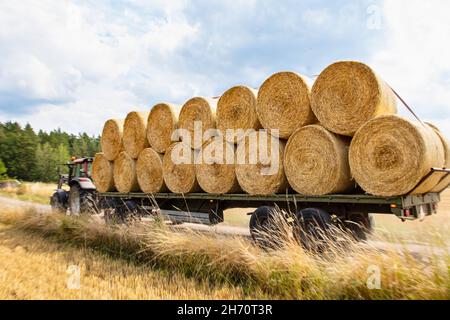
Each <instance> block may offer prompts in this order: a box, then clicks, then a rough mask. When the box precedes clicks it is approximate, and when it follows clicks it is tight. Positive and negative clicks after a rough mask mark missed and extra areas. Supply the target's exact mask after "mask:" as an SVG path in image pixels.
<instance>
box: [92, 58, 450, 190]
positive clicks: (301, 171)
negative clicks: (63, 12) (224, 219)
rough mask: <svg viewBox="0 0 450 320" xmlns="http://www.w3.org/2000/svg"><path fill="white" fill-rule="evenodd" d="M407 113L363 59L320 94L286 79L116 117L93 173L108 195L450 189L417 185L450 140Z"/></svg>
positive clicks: (323, 77)
mask: <svg viewBox="0 0 450 320" xmlns="http://www.w3.org/2000/svg"><path fill="white" fill-rule="evenodd" d="M396 112H397V105H396V97H395V94H394V93H393V91H392V89H391V88H390V87H389V86H388V85H387V84H386V83H385V82H384V81H383V80H382V79H381V78H380V77H379V76H378V75H377V74H375V72H374V71H373V70H372V69H371V68H370V67H368V66H367V65H365V64H363V63H360V62H354V61H341V62H336V63H333V64H332V65H330V66H328V67H327V68H326V69H325V70H323V71H322V72H321V74H320V75H319V77H318V78H317V80H316V81H315V83H314V85H313V86H312V87H310V85H309V84H308V80H307V78H306V77H304V76H302V75H299V74H296V73H293V72H278V73H275V74H273V75H271V76H270V77H269V78H267V79H266V80H265V81H264V82H263V83H262V85H261V87H260V88H259V90H255V89H252V88H250V87H246V86H242V85H241V86H234V87H232V88H230V89H228V90H226V91H225V92H224V93H223V95H222V96H221V97H220V98H219V99H217V98H213V99H209V98H204V97H194V98H191V99H189V100H187V101H186V102H185V103H184V104H183V106H178V105H173V104H169V103H159V104H156V105H155V106H153V107H152V109H151V110H150V112H130V113H129V114H128V115H127V117H126V119H125V120H108V121H107V122H106V123H105V126H104V129H103V133H102V139H101V146H102V153H99V154H97V155H96V158H95V161H94V166H93V171H94V173H93V177H94V180H95V183H96V186H97V188H98V190H99V191H100V192H107V191H114V190H117V191H119V192H137V191H142V192H144V193H157V192H174V193H191V192H202V191H204V192H207V193H214V194H224V193H238V192H246V193H248V194H253V195H256V194H258V195H266V194H275V193H285V192H288V191H289V190H290V189H293V190H294V191H295V192H297V193H300V194H305V195H314V196H320V195H326V194H335V193H345V192H352V191H354V190H355V187H356V186H357V185H359V186H360V187H361V188H362V189H363V190H364V191H365V192H367V193H369V194H373V195H378V196H396V195H404V194H408V193H412V194H421V193H426V192H438V191H440V190H441V189H442V188H444V187H445V186H446V185H447V184H448V183H449V182H450V177H447V178H446V179H443V178H442V176H439V175H436V176H434V178H432V179H428V180H427V182H426V183H425V184H422V185H421V186H420V188H417V187H416V186H417V184H418V183H419V182H421V181H422V179H423V178H424V176H426V175H427V174H428V173H429V171H430V168H432V167H449V166H450V144H449V142H448V141H447V139H446V138H445V137H444V136H443V135H442V133H441V132H440V131H439V130H438V129H437V128H435V127H432V126H431V125H425V124H423V123H420V122H414V121H410V120H407V119H405V118H402V117H399V116H397V115H396ZM196 123H197V124H198V125H199V126H198V127H197V128H196ZM200 123H201V126H200ZM200 128H201V130H199V129H200ZM177 129H179V130H180V131H179V132H178V134H179V136H177V134H174V132H175V130H177ZM195 129H198V130H199V131H198V132H196V133H197V134H198V135H197V136H195V135H194V132H195ZM230 129H232V130H238V131H237V132H236V131H234V133H235V134H234V135H230V134H229V133H231V132H229V131H228V130H230ZM261 129H264V130H261ZM267 133H268V134H267ZM251 145H252V146H253V147H252V148H251V147H250V146H251Z"/></svg>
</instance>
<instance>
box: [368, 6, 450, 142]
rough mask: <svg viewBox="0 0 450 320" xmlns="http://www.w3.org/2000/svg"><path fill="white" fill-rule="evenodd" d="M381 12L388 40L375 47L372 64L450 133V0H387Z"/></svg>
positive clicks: (421, 112) (423, 114)
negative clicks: (449, 13) (449, 15)
mask: <svg viewBox="0 0 450 320" xmlns="http://www.w3.org/2000/svg"><path fill="white" fill-rule="evenodd" d="M382 10H383V18H384V19H383V20H384V23H385V25H384V29H383V31H384V32H385V40H384V41H383V42H382V43H380V44H379V47H376V48H373V54H372V56H371V58H370V64H371V65H372V66H373V67H374V68H375V70H377V71H378V73H379V74H380V75H381V76H382V77H383V78H384V79H385V80H386V81H387V82H389V83H390V84H391V86H392V87H394V88H395V89H396V90H397V91H398V92H399V94H400V95H402V96H403V98H404V99H405V100H406V101H407V102H408V103H409V104H410V105H411V106H412V107H413V108H414V109H415V110H416V113H418V114H419V116H421V117H422V118H423V119H424V120H426V121H430V122H433V123H436V124H437V125H439V126H440V129H441V130H442V131H444V132H445V133H446V135H447V136H448V137H450V90H449V85H450V59H449V57H450V42H448V41H447V39H448V38H449V37H450V24H449V22H448V21H449V20H448V12H450V2H449V1H445V0H441V1H440V0H431V1H420V0H413V1H411V0H409V1H406V0H404V1H400V0H386V1H385V2H384V5H383V7H382ZM400 108H402V109H403V110H402V113H403V114H405V111H404V108H403V107H402V106H401V107H400Z"/></svg>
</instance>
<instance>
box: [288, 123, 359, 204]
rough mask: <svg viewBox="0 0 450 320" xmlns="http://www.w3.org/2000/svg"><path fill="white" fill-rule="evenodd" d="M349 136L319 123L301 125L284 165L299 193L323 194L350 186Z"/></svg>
mask: <svg viewBox="0 0 450 320" xmlns="http://www.w3.org/2000/svg"><path fill="white" fill-rule="evenodd" d="M349 145H350V141H349V139H345V138H344V137H342V136H338V135H336V134H334V133H331V132H330V131H328V130H327V129H325V128H324V127H322V126H320V125H309V126H306V127H303V128H301V129H298V130H297V131H295V132H294V133H293V134H292V135H291V137H290V138H289V140H288V142H287V145H286V150H285V152H284V168H285V171H286V177H287V179H288V181H289V185H290V186H291V187H292V188H293V189H294V190H295V191H297V192H298V193H300V194H305V195H313V196H320V195H325V194H332V193H340V192H346V191H349V190H351V189H352V188H353V187H354V181H353V180H352V178H351V175H350V167H349V165H348V148H349Z"/></svg>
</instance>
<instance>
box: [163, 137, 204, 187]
mask: <svg viewBox="0 0 450 320" xmlns="http://www.w3.org/2000/svg"><path fill="white" fill-rule="evenodd" d="M195 155H196V151H193V150H192V149H191V148H190V147H189V146H187V145H185V144H183V143H182V142H177V143H174V144H172V145H171V146H170V147H169V149H168V150H167V152H166V154H165V155H164V158H163V175H164V182H165V183H166V186H167V188H169V190H170V191H172V192H174V193H190V192H197V191H200V187H199V185H198V183H197V179H196V177H195V158H196V156H195Z"/></svg>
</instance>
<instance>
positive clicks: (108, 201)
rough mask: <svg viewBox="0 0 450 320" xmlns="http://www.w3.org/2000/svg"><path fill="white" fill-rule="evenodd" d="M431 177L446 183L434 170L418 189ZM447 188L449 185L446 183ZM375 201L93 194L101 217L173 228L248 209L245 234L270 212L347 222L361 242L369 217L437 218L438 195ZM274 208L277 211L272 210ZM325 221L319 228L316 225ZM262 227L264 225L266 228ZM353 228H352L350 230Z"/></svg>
mask: <svg viewBox="0 0 450 320" xmlns="http://www.w3.org/2000/svg"><path fill="white" fill-rule="evenodd" d="M434 175H440V176H441V179H446V180H450V170H449V169H441V168H433V169H431V171H430V173H429V174H428V175H427V176H426V177H424V179H423V180H422V181H421V182H420V183H419V184H418V185H417V186H420V185H421V184H422V183H425V182H426V181H427V180H428V179H430V178H431V177H432V176H434ZM449 184H450V181H449ZM447 187H448V184H447V185H445V186H444V187H443V188H442V190H438V192H434V193H427V194H421V195H412V194H410V195H403V196H395V197H380V196H372V195H367V194H363V193H362V192H361V193H354V194H332V195H325V196H307V195H301V194H296V193H286V194H273V195H249V194H208V193H189V194H177V193H153V194H147V193H119V192H107V193H98V203H99V204H100V208H101V209H105V211H106V214H105V215H115V216H118V217H125V216H126V215H127V214H128V213H129V212H134V213H135V214H138V215H140V216H145V215H150V216H158V215H159V216H162V217H163V218H165V219H167V220H170V221H172V222H173V223H185V222H186V223H198V224H206V225H214V224H218V223H221V222H223V221H224V211H225V210H227V209H233V208H253V209H255V208H256V210H253V211H251V212H249V213H248V214H249V215H251V218H250V231H251V232H254V231H255V230H256V231H257V230H259V229H261V228H262V227H265V228H266V227H267V223H269V220H270V219H269V218H270V216H271V215H272V213H271V212H274V211H279V212H283V214H284V215H285V216H286V217H287V218H289V217H291V218H294V220H295V219H297V221H300V220H301V221H307V222H308V223H309V224H311V223H315V224H317V222H320V223H319V224H321V225H322V226H324V225H326V224H331V223H332V222H333V221H344V222H349V223H350V224H347V225H348V226H349V229H351V231H352V232H356V233H358V238H361V239H364V238H365V236H364V234H365V233H366V231H369V230H370V229H371V227H372V224H371V223H372V222H371V219H370V216H369V214H393V215H395V216H397V217H398V218H400V219H401V220H403V221H406V220H416V219H424V218H425V217H426V216H429V215H433V214H436V213H437V207H438V203H439V202H440V200H441V198H440V193H441V192H442V191H444V190H445V189H446V188H447ZM273 209H278V210H273ZM321 222H324V223H321ZM265 224H266V225H265ZM355 225H357V227H356V229H355Z"/></svg>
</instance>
